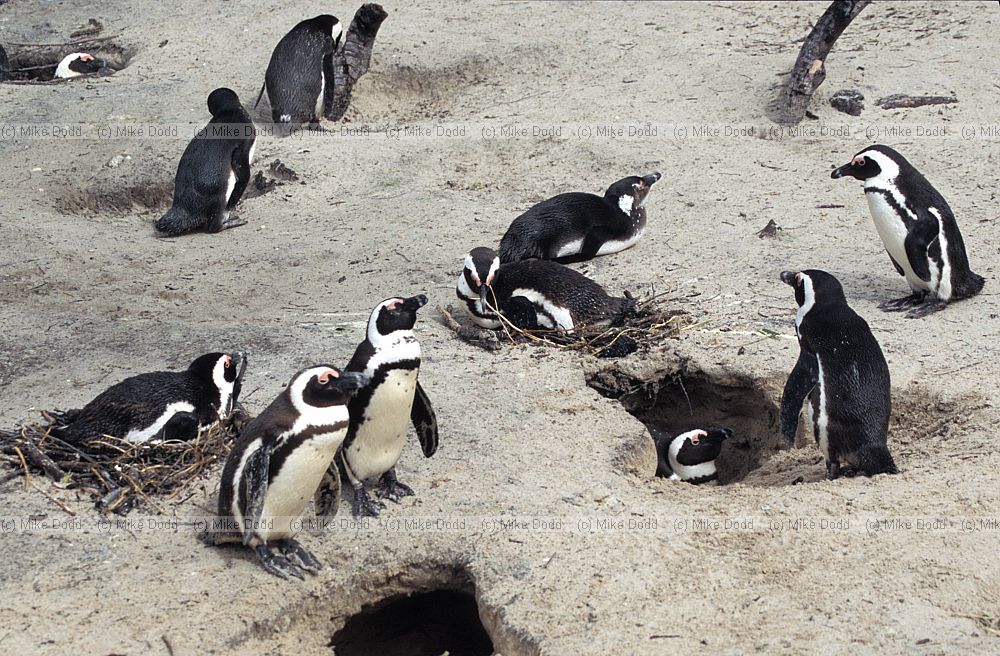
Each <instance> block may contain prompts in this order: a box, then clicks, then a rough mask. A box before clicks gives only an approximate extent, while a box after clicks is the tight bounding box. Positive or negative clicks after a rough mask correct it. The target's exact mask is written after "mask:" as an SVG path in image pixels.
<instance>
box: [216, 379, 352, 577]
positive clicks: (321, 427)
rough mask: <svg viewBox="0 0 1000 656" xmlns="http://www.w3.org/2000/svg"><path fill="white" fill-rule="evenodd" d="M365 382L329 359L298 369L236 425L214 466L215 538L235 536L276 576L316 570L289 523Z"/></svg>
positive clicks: (310, 492)
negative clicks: (234, 436)
mask: <svg viewBox="0 0 1000 656" xmlns="http://www.w3.org/2000/svg"><path fill="white" fill-rule="evenodd" d="M367 382H368V379H367V377H366V376H365V375H364V374H359V373H353V372H343V373H341V372H340V370H338V369H337V368H336V367H332V366H330V365H319V366H315V367H310V368H308V369H303V370H302V371H299V372H298V373H297V374H295V376H293V377H292V380H291V381H290V382H289V383H288V387H286V388H285V390H284V391H283V392H282V393H281V395H280V396H278V398H277V399H275V400H274V401H273V402H272V403H271V405H269V406H267V408H266V409H265V410H264V411H263V412H262V413H260V415H258V416H257V418H256V419H254V420H253V421H251V422H250V423H249V424H248V425H247V426H246V428H244V429H243V432H242V433H241V435H240V437H239V439H238V440H237V441H236V444H235V445H234V446H233V450H232V451H231V452H230V453H229V457H228V458H227V459H226V465H225V467H223V469H222V481H221V483H220V484H219V517H220V519H221V523H219V524H216V525H215V526H214V527H213V528H214V529H216V530H213V531H212V533H211V538H212V541H213V542H214V543H215V544H224V543H227V542H242V543H243V544H244V545H245V546H249V547H250V548H252V549H253V550H254V551H255V552H256V553H257V556H258V557H259V558H260V561H261V563H262V564H263V566H264V569H266V570H267V571H268V572H270V573H272V574H274V575H276V576H280V577H281V578H288V577H289V576H295V577H298V578H300V579H301V578H304V577H303V575H302V570H306V571H309V572H312V573H316V572H318V571H319V570H320V568H321V565H320V562H319V561H318V560H317V559H316V557H315V556H313V555H312V554H311V553H309V552H308V551H307V550H306V549H305V548H304V547H303V546H302V545H300V544H299V543H298V542H296V541H295V539H294V536H295V534H296V533H297V532H298V527H297V526H296V524H297V523H298V519H299V518H300V517H301V516H302V513H303V512H305V509H306V506H307V505H308V503H309V499H310V497H312V495H313V493H314V492H315V491H316V488H317V487H318V486H319V484H320V481H321V480H322V479H323V475H324V474H325V472H326V470H327V467H328V466H329V465H330V462H331V461H332V460H333V457H334V455H336V453H337V448H338V447H340V444H341V442H343V440H344V436H345V435H347V426H348V423H349V419H350V415H349V413H348V410H347V402H348V399H350V397H351V395H352V394H354V393H356V392H357V390H358V389H359V388H361V387H362V386H364V385H365V384H366V383H367ZM272 543H274V544H275V545H276V546H277V547H278V550H279V551H280V552H281V553H280V555H279V554H276V553H274V552H273V551H272V550H271V545H272Z"/></svg>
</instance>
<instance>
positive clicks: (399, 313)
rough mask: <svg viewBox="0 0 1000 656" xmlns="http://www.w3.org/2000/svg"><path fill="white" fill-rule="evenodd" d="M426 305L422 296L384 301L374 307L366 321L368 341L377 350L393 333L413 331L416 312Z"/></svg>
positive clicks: (425, 299)
mask: <svg viewBox="0 0 1000 656" xmlns="http://www.w3.org/2000/svg"><path fill="white" fill-rule="evenodd" d="M426 303H427V297H426V296H424V295H423V294H417V295H416V296H411V297H409V298H401V297H394V298H387V299H385V300H384V301H382V302H381V303H379V304H378V305H376V306H375V309H374V310H372V315H371V317H370V318H369V319H368V341H369V342H371V343H372V344H373V345H374V346H375V347H376V348H377V347H378V346H379V345H380V344H384V343H385V340H386V338H387V337H389V336H390V335H392V334H393V333H396V332H400V331H410V330H413V326H414V324H416V323H417V310H419V309H420V308H422V307H423V306H424V305H425V304H426Z"/></svg>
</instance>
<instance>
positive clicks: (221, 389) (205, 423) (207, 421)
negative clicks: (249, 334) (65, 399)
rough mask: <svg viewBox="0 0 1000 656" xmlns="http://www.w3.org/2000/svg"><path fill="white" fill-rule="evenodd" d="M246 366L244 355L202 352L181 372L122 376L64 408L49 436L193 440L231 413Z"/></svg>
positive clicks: (74, 439)
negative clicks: (79, 406)
mask: <svg viewBox="0 0 1000 656" xmlns="http://www.w3.org/2000/svg"><path fill="white" fill-rule="evenodd" d="M246 365H247V360H246V356H245V355H244V354H243V353H229V354H226V353H206V354H205V355H202V356H201V357H199V358H197V359H196V360H195V361H194V362H192V363H191V365H190V366H189V367H188V368H187V369H186V370H185V371H157V372H153V373H148V374H139V375H138V376H132V377H131V378H126V379H125V380H123V381H122V382H120V383H118V384H116V385H112V386H111V387H109V388H108V389H107V390H105V391H104V392H102V393H101V394H99V395H98V396H97V397H96V398H95V399H94V400H93V401H91V402H90V403H88V404H87V405H85V406H84V407H83V408H82V409H80V410H70V411H68V412H66V413H65V414H64V415H63V417H62V419H63V420H64V421H65V422H66V423H65V425H62V426H57V427H55V428H53V430H52V434H53V435H55V436H56V437H58V438H60V439H62V440H64V441H66V442H70V443H72V444H78V443H80V442H83V441H85V440H88V439H92V438H96V437H100V436H102V435H111V436H112V437H117V438H121V439H124V440H127V441H129V442H144V441H146V440H150V439H164V440H190V439H193V438H194V437H196V436H197V435H198V431H199V430H201V429H204V428H207V427H209V426H211V425H212V424H214V423H216V422H218V421H220V420H222V419H225V418H226V417H228V416H229V414H230V413H231V412H232V411H233V408H234V407H235V406H236V402H237V400H238V398H239V394H240V388H241V385H242V380H243V372H244V371H245V370H246Z"/></svg>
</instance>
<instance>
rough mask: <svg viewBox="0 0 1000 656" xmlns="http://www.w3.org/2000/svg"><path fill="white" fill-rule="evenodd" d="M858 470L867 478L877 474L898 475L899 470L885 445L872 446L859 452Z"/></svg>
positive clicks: (867, 446)
mask: <svg viewBox="0 0 1000 656" xmlns="http://www.w3.org/2000/svg"><path fill="white" fill-rule="evenodd" d="M858 469H860V470H861V472H862V473H863V474H864V475H865V476H875V475H876V474H898V473H899V469H897V468H896V463H895V461H893V459H892V454H891V453H889V449H888V448H886V446H885V445H884V444H870V445H865V446H863V447H861V449H859V451H858Z"/></svg>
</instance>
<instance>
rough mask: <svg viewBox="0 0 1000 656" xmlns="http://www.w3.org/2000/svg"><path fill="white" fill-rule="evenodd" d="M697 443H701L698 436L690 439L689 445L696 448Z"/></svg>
mask: <svg viewBox="0 0 1000 656" xmlns="http://www.w3.org/2000/svg"><path fill="white" fill-rule="evenodd" d="M698 442H701V437H699V436H698V435H695V436H694V437H692V438H691V444H692V445H693V446H698Z"/></svg>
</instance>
